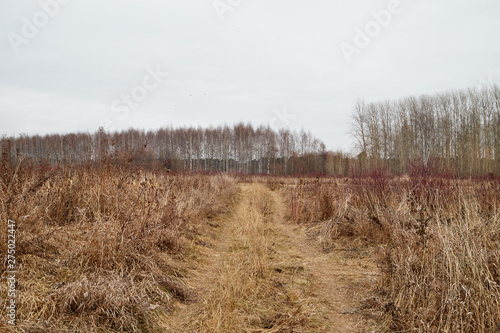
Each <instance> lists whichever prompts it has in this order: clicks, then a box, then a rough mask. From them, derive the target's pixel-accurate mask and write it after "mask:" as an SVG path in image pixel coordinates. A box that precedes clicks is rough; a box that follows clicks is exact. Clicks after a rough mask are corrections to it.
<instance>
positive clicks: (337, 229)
mask: <svg viewBox="0 0 500 333" xmlns="http://www.w3.org/2000/svg"><path fill="white" fill-rule="evenodd" d="M268 183H269V186H270V187H272V188H277V189H279V190H280V191H281V192H282V194H283V195H284V196H285V197H286V199H287V206H288V218H290V219H292V220H294V221H296V222H297V223H313V224H318V225H320V226H321V229H320V232H319V233H318V239H319V240H320V241H321V242H322V243H323V246H324V247H325V248H330V247H331V246H339V245H340V246H344V247H351V246H353V244H364V245H365V246H367V247H368V248H372V249H375V250H376V253H377V254H378V255H377V256H378V263H379V266H380V268H381V269H382V272H383V275H382V278H381V279H380V280H379V282H378V288H377V289H376V290H374V293H373V299H372V301H371V302H370V303H371V308H372V309H373V311H375V312H376V310H377V309H382V310H383V311H384V312H385V316H384V317H385V318H384V319H383V320H381V322H380V326H379V330H381V331H418V332H498V331H500V232H499V230H500V215H499V208H500V194H499V193H500V182H499V181H498V180H496V179H481V180H451V179H444V178H431V177H426V176H421V175H412V176H411V177H405V178H390V177H386V176H384V175H375V176H374V177H368V178H365V179H355V180H348V179H289V178H281V179H273V180H270V181H268Z"/></svg>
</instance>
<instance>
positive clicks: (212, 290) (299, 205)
mask: <svg viewBox="0 0 500 333" xmlns="http://www.w3.org/2000/svg"><path fill="white" fill-rule="evenodd" d="M1 177H2V183H1V186H2V190H1V192H0V219H1V221H2V225H4V226H6V225H7V220H9V219H10V220H14V221H16V228H17V229H16V230H17V232H16V239H17V240H16V259H17V261H18V265H17V266H18V267H17V268H18V273H17V285H16V289H17V301H18V307H17V323H18V325H17V329H20V328H22V329H24V330H25V331H26V332H56V331H61V332H130V331H142V332H366V331H381V332H384V331H387V332H390V331H418V332H498V331H500V319H499V318H500V250H499V245H500V231H499V230H500V222H499V221H500V216H499V210H498V207H499V204H500V194H499V193H500V182H499V181H498V180H495V179H481V180H453V179H445V178H431V177H426V176H418V175H411V176H410V177H406V178H391V177H388V176H385V175H380V174H378V175H373V176H372V177H366V178H363V179H346V178H285V177H283V178H266V177H241V178H235V177H230V176H226V175H211V176H210V175H194V174H177V175H171V174H161V173H153V172H145V171H140V170H135V171H133V170H125V169H121V168H119V167H116V166H105V167H103V168H95V169H93V168H77V167H72V168H68V169H57V170H50V169H47V170H44V169H37V170H32V169H29V168H19V169H17V170H7V171H3V173H2V175H1ZM0 239H1V243H0V248H1V250H2V253H4V254H5V253H7V249H8V248H7V228H5V232H2V233H0ZM0 270H1V274H2V277H5V275H6V272H7V271H8V269H7V256H6V255H5V256H4V261H3V265H2V266H1V267H0ZM7 288H8V286H7V284H6V283H2V284H1V285H0V294H1V295H2V298H1V299H0V304H1V306H2V308H3V309H5V308H6V306H7V304H8V303H7V302H8V298H7V297H4V295H6V294H7ZM6 323H7V321H6V320H4V321H3V322H2V323H1V324H0V330H2V331H8V330H9V329H11V330H12V327H10V326H9V325H7V324H6Z"/></svg>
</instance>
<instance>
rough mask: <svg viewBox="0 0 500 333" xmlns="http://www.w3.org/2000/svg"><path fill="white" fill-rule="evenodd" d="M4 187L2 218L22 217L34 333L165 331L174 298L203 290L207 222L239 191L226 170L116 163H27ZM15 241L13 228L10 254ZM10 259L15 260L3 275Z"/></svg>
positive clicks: (23, 311) (27, 304)
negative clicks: (199, 283)
mask: <svg viewBox="0 0 500 333" xmlns="http://www.w3.org/2000/svg"><path fill="white" fill-rule="evenodd" d="M2 186H3V188H2V190H1V191H0V219H1V222H2V225H3V226H7V220H8V219H11V220H15V222H16V224H17V237H16V238H17V244H16V259H17V261H18V271H19V273H18V274H17V291H18V293H17V302H18V308H17V323H18V325H17V328H23V329H24V330H26V331H27V332H52V331H58V330H59V331H69V332H74V331H75V332H115V331H128V332H130V331H157V330H158V329H159V326H158V324H157V321H158V320H157V317H158V316H159V315H160V314H161V313H162V312H165V311H168V310H169V309H170V308H171V304H172V302H173V301H174V299H178V300H180V301H182V302H190V301H192V299H193V298H194V297H196V295H194V294H193V293H192V292H191V291H190V290H188V289H187V288H185V285H184V277H185V273H186V270H187V268H188V267H189V266H190V265H195V264H194V262H195V259H196V252H195V251H193V246H194V244H195V243H196V241H197V238H198V235H199V233H200V231H199V230H198V229H200V228H202V226H203V224H204V223H206V221H209V220H210V219H213V218H215V217H217V216H218V215H220V214H225V213H227V212H228V211H229V210H230V208H231V207H232V205H233V203H234V196H235V194H236V193H237V192H238V188H237V186H236V183H235V181H234V180H233V179H231V178H229V177H226V176H222V175H221V176H196V175H177V176H165V175H155V174H152V173H147V172H142V171H137V172H130V171H124V170H120V169H119V168H111V167H107V168H104V169H96V170H93V169H90V168H81V169H80V168H71V169H69V170H65V171H62V170H58V171H50V170H46V171H43V170H37V171H32V170H24V169H22V168H21V169H19V170H17V172H14V170H12V171H11V172H10V173H9V174H7V173H5V174H4V178H3V184H2ZM6 238H7V227H6V228H5V232H2V233H1V251H2V253H7V241H6ZM6 266H7V260H6V257H5V258H4V262H3V265H1V267H0V269H1V274H2V276H4V275H5V272H6V270H7V269H6ZM6 289H7V284H6V283H2V284H1V285H0V294H1V295H2V297H1V298H0V304H1V306H2V309H5V307H6V305H7V302H8V298H7V297H4V296H6V295H7V290H6ZM0 325H1V326H0V330H2V331H4V330H6V329H9V327H10V326H9V325H7V321H6V320H4V321H3V322H2V323H1V324H0Z"/></svg>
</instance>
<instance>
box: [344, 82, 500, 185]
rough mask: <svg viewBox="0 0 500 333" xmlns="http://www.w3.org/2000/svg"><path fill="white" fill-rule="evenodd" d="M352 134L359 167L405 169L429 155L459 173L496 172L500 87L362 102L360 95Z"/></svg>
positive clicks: (499, 151)
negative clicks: (412, 162)
mask: <svg viewBox="0 0 500 333" xmlns="http://www.w3.org/2000/svg"><path fill="white" fill-rule="evenodd" d="M351 134H352V136H353V137H354V139H355V144H356V148H357V150H358V152H360V153H359V155H357V157H358V162H357V163H358V165H359V167H361V168H362V169H365V170H370V169H373V168H380V167H382V168H386V169H388V170H389V171H391V172H392V173H399V174H400V173H405V172H407V171H408V170H407V169H408V165H409V163H411V161H415V160H418V161H422V162H423V163H424V164H427V163H428V162H429V161H432V162H433V163H438V164H439V165H441V166H444V167H445V168H447V169H448V170H450V171H451V172H453V173H456V174H460V175H462V176H477V175H484V174H487V173H498V172H500V87H499V86H498V85H493V86H490V87H484V88H481V89H476V88H474V89H465V90H458V91H451V92H446V93H440V94H435V95H422V96H418V97H407V98H402V99H399V100H393V101H383V102H376V103H366V102H364V101H362V100H359V101H358V102H357V103H356V105H355V107H354V112H353V115H352V127H351Z"/></svg>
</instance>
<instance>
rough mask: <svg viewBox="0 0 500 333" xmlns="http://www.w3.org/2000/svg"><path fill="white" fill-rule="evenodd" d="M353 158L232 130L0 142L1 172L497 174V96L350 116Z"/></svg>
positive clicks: (265, 132) (304, 141) (481, 94)
mask: <svg viewBox="0 0 500 333" xmlns="http://www.w3.org/2000/svg"><path fill="white" fill-rule="evenodd" d="M350 133H351V135H352V137H353V138H354V140H355V151H356V153H354V154H348V153H343V152H331V151H327V149H326V147H325V144H324V143H323V142H322V141H321V140H319V139H317V138H315V137H314V136H313V135H312V134H311V133H310V132H305V131H300V132H297V131H291V130H289V129H277V130H275V129H272V128H271V127H269V126H267V127H265V126H260V127H254V126H252V125H250V124H243V123H239V124H236V125H233V126H228V125H223V126H218V127H208V128H200V127H197V128H194V127H181V128H172V127H165V128H162V129H159V130H156V131H141V130H135V129H129V130H127V131H121V132H114V133H108V132H105V131H104V130H103V129H99V130H98V131H96V132H95V133H73V134H65V135H60V134H52V135H44V136H40V135H19V136H18V137H15V138H13V137H3V138H2V139H1V145H0V146H1V163H2V164H1V168H3V169H5V168H13V167H15V166H16V165H18V163H19V162H20V161H21V160H22V161H23V164H24V165H30V166H48V167H55V166H63V167H64V166H69V165H93V166H95V165H101V164H102V163H108V164H116V165H120V166H137V167H143V168H149V169H163V170H166V171H173V172H186V171H193V172H230V173H245V174H271V175H304V174H316V175H320V174H321V175H342V176H351V175H366V174H370V173H371V172H380V171H383V172H385V173H391V174H404V173H408V172H409V171H411V170H410V169H411V168H413V167H414V166H415V165H421V166H423V167H424V168H429V170H430V169H431V168H433V171H436V170H438V169H439V170H440V172H446V173H447V174H453V175H461V176H479V175H484V174H492V173H494V174H498V173H500V88H499V86H497V85H495V86H492V87H485V88H482V89H468V90H460V91H454V92H448V93H442V94H436V95H431V96H429V95H422V96H419V97H408V98H403V99H400V100H394V101H384V102H377V103H365V102H363V101H361V100H360V101H358V102H357V103H356V105H355V106H354V110H353V115H352V126H351V131H350Z"/></svg>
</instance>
